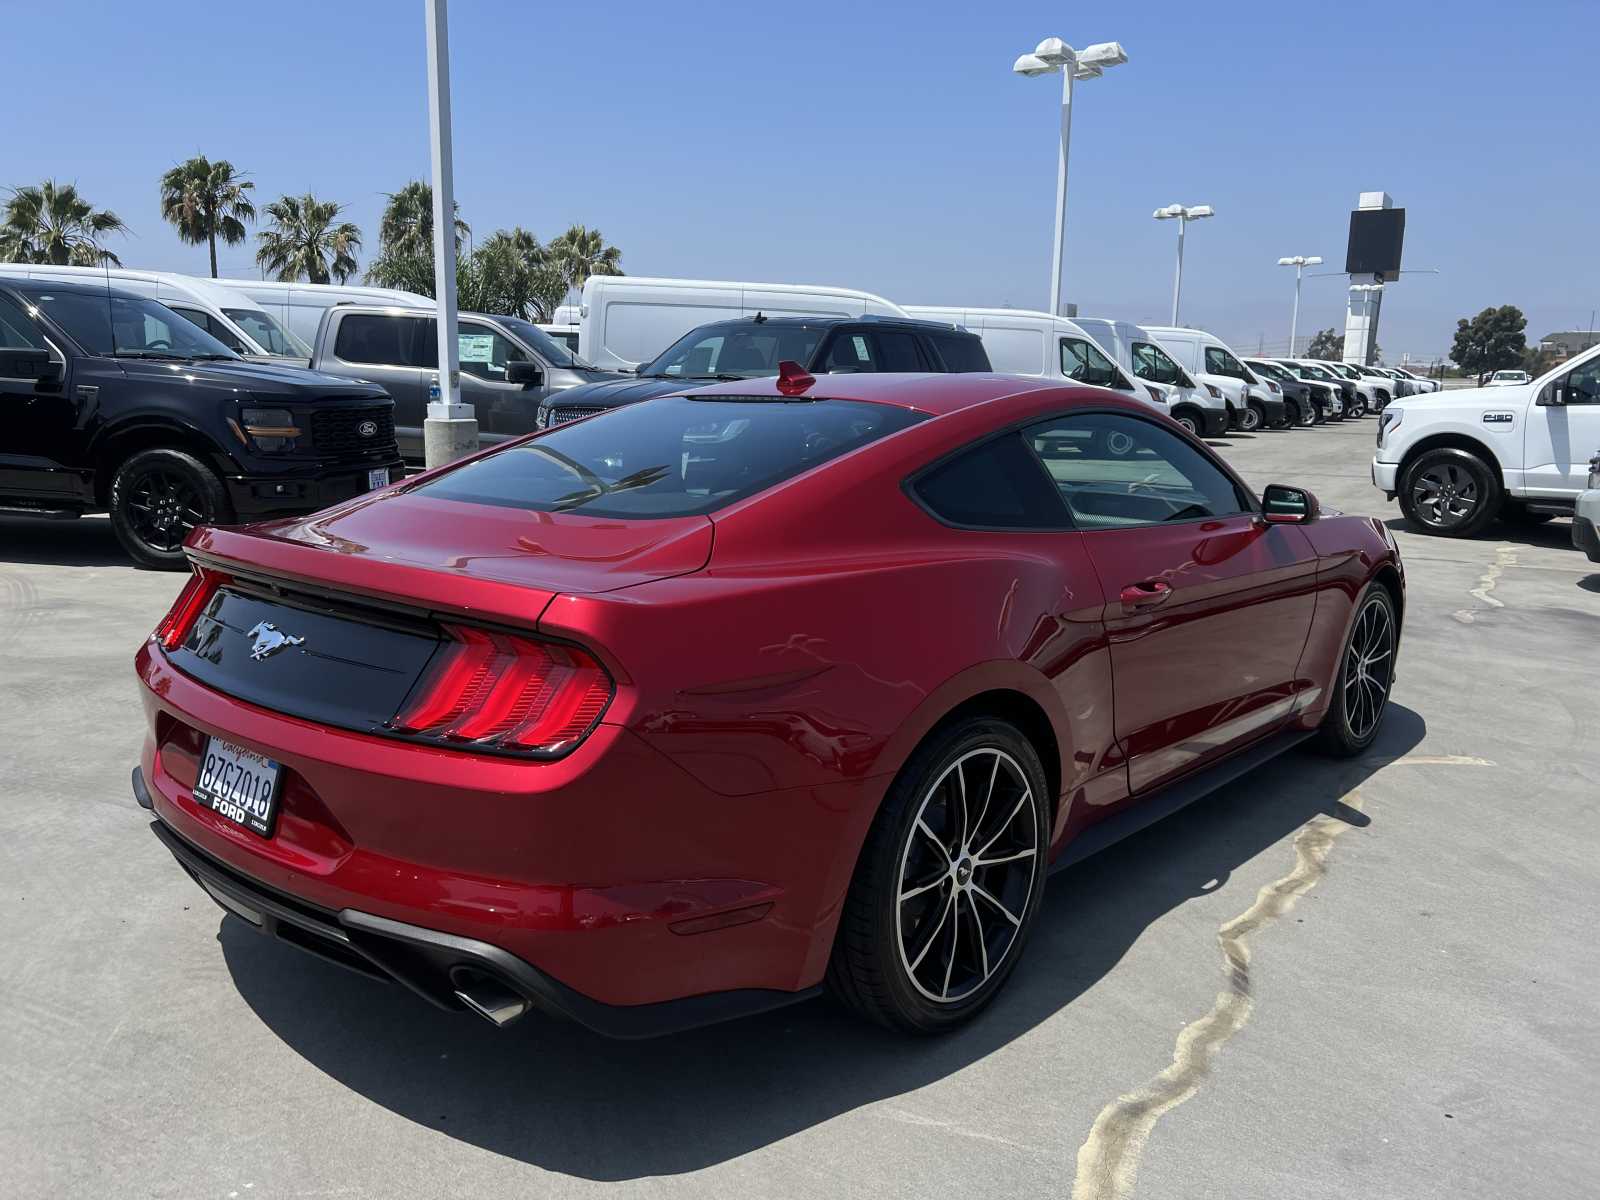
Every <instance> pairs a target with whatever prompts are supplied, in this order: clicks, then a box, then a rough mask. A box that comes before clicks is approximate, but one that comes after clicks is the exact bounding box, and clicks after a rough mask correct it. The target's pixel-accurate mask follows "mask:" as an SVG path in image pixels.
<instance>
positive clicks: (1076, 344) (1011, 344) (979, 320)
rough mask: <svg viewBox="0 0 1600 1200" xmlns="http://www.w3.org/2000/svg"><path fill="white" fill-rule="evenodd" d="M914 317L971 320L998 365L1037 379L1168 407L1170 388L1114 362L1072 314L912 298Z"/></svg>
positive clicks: (963, 323)
mask: <svg viewBox="0 0 1600 1200" xmlns="http://www.w3.org/2000/svg"><path fill="white" fill-rule="evenodd" d="M906 312H908V313H910V314H911V315H912V316H913V317H926V318H928V319H929V320H933V321H948V322H950V323H951V324H952V325H961V326H965V327H966V328H967V329H969V330H971V331H972V332H973V333H975V334H977V335H978V337H979V338H981V339H982V341H983V349H984V352H985V353H986V354H988V356H989V362H990V363H991V364H993V366H994V369H995V370H996V371H999V372H1001V373H1002V374H1006V375H1027V376H1030V377H1032V378H1034V379H1058V380H1060V381H1061V382H1063V383H1086V384H1089V385H1090V386H1092V387H1103V388H1108V389H1110V390H1111V391H1114V392H1121V393H1122V394H1123V395H1124V396H1128V397H1132V398H1133V399H1136V400H1142V401H1143V402H1144V403H1145V404H1148V405H1150V406H1151V407H1152V408H1155V409H1158V410H1160V411H1161V412H1167V411H1168V408H1167V392H1168V390H1169V389H1167V388H1164V387H1161V386H1159V385H1157V384H1144V383H1141V382H1139V381H1138V380H1137V379H1135V378H1134V377H1133V375H1132V374H1131V373H1130V372H1129V371H1128V370H1127V369H1126V368H1124V367H1122V366H1120V365H1119V364H1117V363H1115V362H1113V361H1112V360H1111V359H1110V358H1107V357H1106V355H1105V354H1104V353H1103V352H1102V351H1101V349H1100V347H1099V346H1097V345H1096V344H1095V342H1094V340H1093V339H1092V338H1091V337H1090V336H1089V335H1088V334H1087V333H1085V332H1084V331H1083V330H1082V329H1080V328H1079V327H1078V326H1077V325H1075V324H1073V323H1072V322H1071V321H1069V320H1068V319H1067V318H1066V317H1052V316H1051V315H1050V314H1049V313H1044V312H1028V311H1025V310H1023V309H1016V308H944V307H939V306H935V305H926V304H908V305H906Z"/></svg>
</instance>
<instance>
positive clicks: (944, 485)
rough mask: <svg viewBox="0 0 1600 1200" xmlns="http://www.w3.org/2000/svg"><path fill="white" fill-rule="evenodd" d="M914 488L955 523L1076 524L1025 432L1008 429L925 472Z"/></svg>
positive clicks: (1038, 526) (1060, 526)
mask: <svg viewBox="0 0 1600 1200" xmlns="http://www.w3.org/2000/svg"><path fill="white" fill-rule="evenodd" d="M912 491H913V492H914V493H915V494H916V496H917V498H918V499H919V500H921V501H922V503H923V504H924V505H926V506H927V508H928V510H929V511H930V512H932V513H933V514H934V516H936V517H938V518H939V519H940V520H942V521H946V522H948V523H949V524H951V525H963V526H969V527H973V528H978V529H1065V528H1068V527H1069V526H1070V525H1071V521H1070V520H1069V519H1068V517H1067V511H1066V509H1065V507H1064V506H1063V505H1062V502H1061V498H1060V495H1059V494H1058V493H1057V492H1056V489H1055V487H1054V486H1053V485H1052V483H1051V481H1050V479H1049V477H1048V476H1046V475H1045V473H1044V472H1043V471H1042V470H1041V469H1040V466H1039V460H1038V459H1037V458H1035V457H1034V455H1033V453H1032V452H1031V451H1030V450H1029V449H1028V447H1027V445H1026V444H1025V443H1024V442H1023V440H1022V437H1021V436H1020V435H1019V434H1015V433H1008V434H1004V435H1002V436H1000V437H997V438H991V439H990V440H988V441H986V442H984V443H982V444H981V445H978V446H974V447H973V448H972V449H970V450H966V451H963V452H962V453H960V454H958V455H956V457H954V458H951V459H948V460H947V461H945V462H942V463H940V464H939V465H938V466H936V467H934V468H933V469H932V470H929V471H925V472H924V473H923V474H922V475H920V476H918V477H917V479H916V481H915V482H914V483H913V484H912Z"/></svg>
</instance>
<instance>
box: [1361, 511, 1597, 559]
mask: <svg viewBox="0 0 1600 1200" xmlns="http://www.w3.org/2000/svg"><path fill="white" fill-rule="evenodd" d="M1383 523H1384V524H1385V525H1387V526H1388V527H1389V528H1390V529H1393V530H1396V531H1397V532H1400V533H1421V532H1422V531H1421V530H1420V529H1418V528H1417V527H1416V526H1415V525H1413V524H1412V523H1411V522H1410V521H1408V520H1406V519H1405V518H1404V517H1388V518H1386V519H1385V520H1384V522H1383ZM1453 540H1455V541H1462V542H1514V543H1515V544H1517V545H1519V546H1549V547H1551V548H1552V549H1561V550H1572V549H1575V547H1574V546H1573V545H1572V522H1571V521H1568V520H1566V519H1564V518H1561V517H1556V518H1553V519H1552V520H1549V521H1546V522H1544V523H1543V524H1542V525H1522V524H1518V523H1517V522H1515V521H1491V522H1490V523H1489V525H1488V526H1487V527H1486V528H1485V529H1484V530H1483V531H1482V532H1480V533H1476V534H1474V535H1473V536H1471V537H1467V538H1455V539H1453ZM1579 553H1582V551H1579Z"/></svg>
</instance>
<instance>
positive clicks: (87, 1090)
mask: <svg viewBox="0 0 1600 1200" xmlns="http://www.w3.org/2000/svg"><path fill="white" fill-rule="evenodd" d="M1373 433H1374V422H1373V420H1372V419H1370V418H1369V419H1366V420H1364V421H1360V422H1356V423H1351V424H1348V425H1344V426H1329V427H1326V428H1319V429H1314V430H1295V431H1289V432H1281V433H1277V432H1273V433H1262V434H1259V435H1256V436H1253V437H1244V436H1238V437H1234V438H1230V439H1228V440H1227V441H1226V442H1225V443H1218V444H1219V445H1220V446H1222V448H1223V453H1224V454H1225V455H1226V456H1227V457H1229V458H1230V459H1231V461H1233V462H1234V464H1235V465H1236V466H1237V467H1238V468H1239V469H1240V470H1241V471H1242V472H1243V474H1244V475H1245V477H1246V478H1247V479H1249V480H1250V482H1251V483H1252V484H1254V485H1256V486H1257V488H1258V489H1259V487H1260V486H1262V485H1265V484H1267V483H1269V482H1297V483H1301V484H1304V485H1305V486H1307V487H1309V488H1311V489H1312V490H1313V491H1314V492H1316V493H1317V495H1318V496H1319V498H1320V499H1321V500H1322V502H1323V504H1324V505H1325V506H1332V507H1337V508H1342V509H1344V510H1346V511H1349V512H1371V513H1376V514H1380V515H1382V516H1384V517H1387V518H1389V519H1391V520H1392V521H1395V522H1396V523H1398V510H1397V509H1396V508H1395V506H1393V505H1390V504H1386V503H1385V502H1384V501H1383V499H1382V497H1381V496H1380V495H1379V494H1378V493H1377V492H1375V491H1374V490H1373V489H1372V487H1371V486H1370V484H1369V483H1368V478H1367V463H1368V460H1369V458H1370V457H1371V453H1372V442H1373ZM1398 536H1399V540H1400V543H1401V547H1402V551H1403V553H1404V556H1405V560H1406V565H1407V571H1408V582H1409V589H1410V591H1409V606H1408V610H1407V613H1406V620H1405V633H1404V641H1403V644H1402V648H1401V655H1400V664H1399V678H1398V681H1397V684H1396V687H1395V691H1394V704H1393V708H1392V710H1391V712H1390V714H1389V716H1388V719H1387V723H1386V726H1385V729H1384V731H1383V734H1382V735H1381V738H1380V740H1379V742H1378V745H1377V747H1376V748H1375V750H1374V752H1373V753H1372V754H1371V755H1370V756H1369V757H1367V758H1365V759H1362V760H1357V761H1355V762H1347V763H1334V762H1331V761H1328V760H1323V759H1319V758H1317V757H1314V756H1312V755H1310V754H1294V755H1291V756H1290V757H1288V758H1285V759H1281V760H1279V761H1278V762H1277V763H1275V764H1274V765H1272V766H1271V767H1269V768H1267V769H1265V770H1263V771H1261V772H1258V773H1257V774H1255V775H1254V776H1251V777H1248V778H1246V779H1245V780H1243V781H1242V782H1240V783H1237V784H1235V785H1233V786H1232V787H1230V788H1228V789H1226V790H1225V791H1223V792H1220V793H1218V794H1216V795H1214V796H1212V797H1211V798H1209V799H1208V800H1206V801H1203V802H1201V803H1199V804H1197V805H1195V806H1193V807H1192V808H1190V809H1188V810H1186V811H1185V812H1183V813H1181V814H1179V815H1178V816H1175V817H1173V818H1171V819H1169V820H1167V821H1165V822H1164V823H1162V824H1160V825H1158V826H1156V827H1154V828H1152V829H1150V830H1148V831H1146V832H1144V833H1142V834H1140V835H1138V836H1136V837H1134V838H1132V839H1129V840H1128V841H1126V842H1124V843H1122V844H1121V845H1119V846H1117V847H1116V848H1114V849H1112V850H1110V851H1107V852H1106V853H1104V854H1102V855H1101V856H1099V857H1098V858H1096V859H1092V860H1090V861H1089V862H1087V863H1085V864H1083V865H1082V866H1080V867H1077V868H1074V869H1072V870H1070V871H1068V872H1065V873H1063V874H1060V875H1057V876H1055V877H1054V878H1053V879H1052V880H1051V881H1050V886H1049V888H1048V890H1047V892H1046V896H1045V902H1044V911H1043V914H1042V917H1043V919H1042V922H1041V924H1040V927H1039V928H1038V930H1037V932H1036V934H1035V936H1034V941H1033V943H1032V944H1031V946H1030V947H1029V951H1028V955H1027V957H1026V959H1025V961H1024V962H1023V964H1022V967H1021V969H1020V970H1019V972H1018V973H1017V975H1016V977H1015V978H1014V980H1013V982H1012V984H1011V987H1010V988H1009V989H1008V991H1007V992H1006V993H1005V994H1004V995H1003V996H1002V997H1001V999H1000V1000H999V1001H998V1002H997V1003H996V1004H995V1006H994V1007H993V1008H992V1009H991V1010H990V1011H989V1012H988V1013H987V1014H986V1015H985V1016H984V1017H983V1018H981V1019H980V1020H979V1021H978V1022H977V1023H976V1024H974V1025H973V1026H971V1027H969V1028H967V1029H966V1030H964V1031H963V1032H961V1033H959V1034H956V1035H954V1036H951V1037H947V1038H943V1039H939V1040H926V1041H919V1040H907V1039H905V1038H902V1037H897V1036H895V1035H892V1034H889V1033H886V1032H881V1031H878V1030H876V1029H871V1028H867V1027H865V1026H863V1025H861V1024H859V1023H857V1022H856V1021H855V1020H853V1019H851V1018H850V1017H848V1016H847V1015H845V1014H844V1013H843V1012H842V1011H840V1010H838V1009H835V1008H834V1007H832V1006H831V1005H829V1004H827V1003H825V1002H816V1003H811V1004H807V1005H804V1006H801V1007H797V1008H792V1009H789V1010H787V1011H783V1012H779V1013H776V1014H771V1015H768V1016H764V1017H758V1018H753V1019H750V1020H746V1021H744V1022H741V1023H737V1024H733V1025H728V1026H723V1027H719V1028H713V1029H708V1030H702V1031H699V1032H695V1033H691V1034H687V1035H683V1036H679V1037H675V1038H670V1039H664V1040H658V1041H653V1042H644V1043H624V1042H608V1041H604V1040H602V1039H600V1038H598V1037H594V1036H591V1035H589V1034H587V1033H586V1032H584V1031H582V1030H579V1029H576V1028H573V1027H568V1026H557V1025H553V1024H549V1023H545V1022H543V1021H541V1020H540V1019H538V1018H533V1019H530V1020H527V1021H524V1022H522V1023H521V1024H519V1025H517V1026H514V1027H512V1028H510V1029H507V1030H505V1031H495V1030H493V1029H492V1028H490V1027H489V1026H488V1025H486V1024H484V1023H483V1022H480V1021H477V1020H475V1019H473V1018H470V1017H466V1016H458V1017H457V1016H450V1015H447V1014H443V1013H439V1012H437V1011H435V1010H433V1009H431V1008H428V1007H426V1006H424V1005H423V1004H422V1003H420V1002H419V1001H416V1000H414V999H412V998H411V997H410V996H408V995H407V994H404V993H403V992H401V991H399V990H398V989H393V988H386V987H384V986H383V985H380V984H376V983H372V982H369V981H367V980H364V979H361V978H358V977H356V976H353V975H349V974H346V973H344V972H342V971H340V970H339V969H338V968H335V967H332V966H326V965H323V964H322V963H320V962H317V961H314V960H312V959H310V958H309V957H308V956H305V955H302V954H299V953H297V952H296V951H294V950H291V949H289V948H287V947H284V946H281V945H277V944H273V943H270V942H268V941H267V940H266V939H263V938H260V937H258V936H257V935H256V934H255V933H254V932H252V931H251V930H249V929H248V928H247V927H246V926H244V925H243V924H242V923H241V922H240V921H238V920H237V919H236V918H232V917H227V918H225V917H224V916H223V915H222V913H221V911H220V910H219V909H217V908H216V907H215V906H214V905H213V904H212V903H211V901H210V900H209V899H207V898H206V896H205V895H204V894H202V893H201V892H200V890H199V889H198V888H196V887H195V885H194V884H193V883H191V882H190V881H189V880H188V879H187V878H186V877H184V876H183V875H182V873H181V872H180V871H179V870H178V869H177V867H176V866H175V864H174V863H173V861H172V859H171V857H170V856H169V855H168V854H167V852H166V851H165V850H163V849H162V848H161V847H160V846H159V845H158V844H157V843H156V841H155V839H154V838H153V837H152V836H151V835H150V834H149V832H148V831H147V825H148V821H147V818H146V814H145V813H143V812H142V811H141V810H140V809H138V808H136V807H135V806H134V804H133V802H132V800H131V798H130V795H129V786H128V774H129V771H130V769H131V767H132V766H133V765H134V762H135V758H136V754H137V751H138V747H139V743H140V739H141V737H142V717H141V714H140V710H139V707H138V703H137V699H136V695H135V687H134V681H133V674H132V668H131V660H132V657H133V652H134V649H135V647H136V646H137V645H138V644H139V642H140V641H141V639H142V638H143V637H144V636H146V635H147V634H148V632H149V631H150V629H151V628H152V627H153V626H154V624H155V623H156V621H157V620H158V619H159V617H160V616H161V614H162V613H163V612H164V611H165V609H166V606H167V604H168V603H169V602H170V600H171V599H172V596H173V595H174V593H175V592H176V590H177V587H178V584H179V580H178V578H177V577H175V576H172V575H164V574H156V573H151V572H144V571H138V570H135V569H133V568H132V567H130V566H129V565H127V563H126V562H125V560H124V559H123V557H122V555H121V553H120V552H119V550H118V548H117V546H116V543H115V541H114V540H113V538H112V536H111V531H110V529H109V526H108V525H107V523H106V522H105V521H104V520H103V519H90V520H84V521H80V522H76V523H67V524H47V523H30V522H24V521H3V520H0V730H3V731H4V732H3V734H0V863H3V868H0V898H3V902H0V961H3V962H4V964H5V965H4V969H3V970H0V1087H3V1089H4V1095H5V1099H4V1103H3V1108H0V1195H5V1196H16V1197H47V1196H48V1197H55V1196H72V1197H77V1196H84V1197H92V1196H108V1195H116V1196H129V1197H132V1196H162V1197H183V1198H187V1197H227V1198H230V1200H232V1198H236V1197H249V1198H250V1200H267V1198H269V1197H279V1196H339V1197H361V1196H377V1197H396V1196H446V1195H462V1196H466V1195H473V1196H484V1195H490V1194H496V1193H498V1194H503V1195H507V1196H530V1195H561V1196H578V1195H601V1194H614V1195H625V1196H650V1197H666V1196H696V1197H698V1196H707V1195H729V1196H735V1195H737V1196H762V1197H779V1196H806V1197H817V1196H847V1195H848V1196H872V1197H875V1198H877V1197H882V1198H887V1197H900V1196H905V1197H917V1198H918V1200H922V1198H925V1197H928V1196H930V1195H938V1194H957V1195H968V1196H978V1197H981V1196H999V1195H1011V1196H1053V1197H1066V1196H1069V1195H1070V1196H1072V1197H1073V1198H1074V1200H1107V1198H1111V1197H1122V1196H1135V1195H1136V1196H1142V1197H1201V1196H1227V1197H1229V1198H1230V1200H1250V1198H1255V1197H1260V1198H1263V1200H1268V1198H1270V1200H1280V1198H1281V1197H1284V1196H1306V1197H1311V1196H1351V1197H1356V1196H1359V1197H1364V1198H1377V1197H1396V1198H1399V1197H1405V1198H1415V1197H1435V1196H1437V1197H1452V1198H1454V1197H1465V1196H1474V1197H1475V1196H1484V1197H1489V1196H1493V1197H1506V1196H1540V1197H1569V1196H1570V1197H1578V1196H1592V1195H1594V1194H1595V1187H1596V1185H1595V1182H1594V1181H1595V1178H1596V1174H1597V1171H1600V1105H1597V1104H1596V1101H1595V1097H1594V1083H1593V1081H1594V1079H1595V1078H1597V1077H1600V1036H1597V1033H1596V1031H1597V1030H1600V955H1597V954H1596V938H1595V929H1596V927H1597V925H1600V827H1597V826H1600V822H1597V820H1596V817H1597V816H1600V810H1597V804H1596V796H1597V795H1600V736H1597V734H1600V717H1597V712H1600V686H1597V680H1600V571H1592V570H1591V569H1590V568H1591V566H1593V564H1590V563H1588V562H1587V560H1585V559H1584V558H1583V557H1582V556H1581V555H1580V554H1578V553H1577V552H1575V551H1574V550H1572V549H1571V547H1570V545H1569V544H1568V536H1569V530H1568V526H1567V523H1566V522H1564V521H1557V522H1554V523H1552V524H1550V525H1547V526H1543V527H1538V528H1534V529H1531V530H1512V529H1510V528H1509V527H1505V526H1498V527H1495V528H1494V529H1493V530H1492V531H1491V534H1490V535H1489V536H1486V537H1484V538H1482V539H1479V540H1475V541H1468V542H1457V541H1444V540H1439V539H1433V538H1425V537H1421V536H1418V535H1414V534H1410V533H1407V532H1404V531H1400V532H1399V535H1398Z"/></svg>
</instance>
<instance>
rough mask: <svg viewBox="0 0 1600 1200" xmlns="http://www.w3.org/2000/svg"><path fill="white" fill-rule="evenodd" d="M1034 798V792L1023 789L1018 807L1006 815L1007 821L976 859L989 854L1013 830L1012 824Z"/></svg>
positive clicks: (983, 847) (978, 853) (983, 846)
mask: <svg viewBox="0 0 1600 1200" xmlns="http://www.w3.org/2000/svg"><path fill="white" fill-rule="evenodd" d="M1032 797H1033V791H1032V790H1031V789H1030V788H1023V789H1022V795H1021V796H1019V797H1018V798H1017V803H1016V806H1015V807H1013V808H1012V810H1011V811H1010V812H1009V813H1008V814H1006V819H1005V820H1004V821H1002V822H1000V828H998V829H996V830H995V831H994V836H993V837H992V838H990V839H989V840H988V841H987V842H985V843H984V844H983V845H982V846H980V847H979V848H978V852H977V855H976V857H979V858H981V857H983V855H984V854H986V853H987V852H988V850H989V847H990V846H992V845H994V844H995V843H996V842H998V841H999V840H1000V839H1001V837H1003V836H1004V835H1005V831H1006V830H1007V829H1009V828H1011V822H1012V821H1014V820H1016V817H1017V814H1018V813H1019V812H1021V811H1022V806H1023V805H1024V804H1026V803H1027V802H1028V801H1029V800H1030V799H1032Z"/></svg>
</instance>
